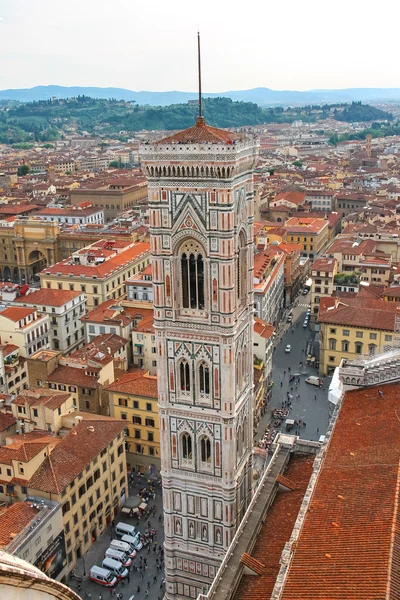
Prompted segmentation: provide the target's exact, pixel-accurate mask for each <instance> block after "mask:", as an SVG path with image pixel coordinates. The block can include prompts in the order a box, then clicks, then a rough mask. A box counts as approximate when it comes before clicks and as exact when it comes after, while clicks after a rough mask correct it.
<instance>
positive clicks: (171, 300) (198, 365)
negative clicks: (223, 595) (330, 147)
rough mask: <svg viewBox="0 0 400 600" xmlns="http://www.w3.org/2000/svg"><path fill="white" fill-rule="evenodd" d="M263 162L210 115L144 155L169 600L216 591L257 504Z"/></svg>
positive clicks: (248, 142) (245, 140)
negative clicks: (258, 222) (257, 175)
mask: <svg viewBox="0 0 400 600" xmlns="http://www.w3.org/2000/svg"><path fill="white" fill-rule="evenodd" d="M257 155H258V147H257V143H256V142H255V141H254V140H253V139H251V138H250V137H246V136H245V135H244V134H237V133H232V132H229V131H224V130H220V129H215V128H212V127H209V126H208V125H206V123H205V121H204V119H203V117H198V119H197V121H196V124H195V126H193V127H191V128H189V129H187V130H184V131H181V132H178V133H175V134H173V135H171V136H169V137H167V138H165V139H162V140H161V141H158V142H155V143H153V144H146V145H143V146H142V148H141V164H142V168H143V170H144V173H145V175H146V177H147V179H148V186H149V209H150V233H151V248H152V266H153V287H154V326H155V331H156V342H157V344H156V345H157V383H158V404H159V411H160V444H161V473H162V480H163V500H164V529H165V541H164V550H165V564H166V571H165V573H166V592H165V595H166V598H167V599H168V600H178V599H183V598H187V597H196V595H197V594H198V593H201V592H203V590H204V589H207V587H208V586H209V585H210V584H211V582H212V580H213V578H214V576H215V573H216V570H217V569H218V567H219V565H220V563H221V561H222V559H223V556H224V554H225V552H226V550H227V548H228V547H229V545H230V543H231V541H232V539H233V537H234V535H235V531H236V529H237V527H238V525H239V523H240V521H241V520H242V518H243V515H244V513H245V511H246V508H247V506H248V504H249V502H250V499H251V495H252V494H251V490H252V468H251V463H252V458H251V448H252V439H253V343H252V335H253V303H254V301H253V252H254V250H253V231H252V228H253V220H254V218H253V211H254V189H253V175H252V172H253V169H254V166H255V163H256V160H257ZM282 280H283V259H282ZM282 289H283V288H282Z"/></svg>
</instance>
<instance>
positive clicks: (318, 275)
mask: <svg viewBox="0 0 400 600" xmlns="http://www.w3.org/2000/svg"><path fill="white" fill-rule="evenodd" d="M337 269H338V263H337V260H336V259H335V258H317V260H315V261H314V262H313V265H312V269H311V280H312V284H311V312H312V314H317V313H318V309H319V304H320V302H321V298H327V297H329V296H332V294H333V291H334V281H335V275H336V273H337Z"/></svg>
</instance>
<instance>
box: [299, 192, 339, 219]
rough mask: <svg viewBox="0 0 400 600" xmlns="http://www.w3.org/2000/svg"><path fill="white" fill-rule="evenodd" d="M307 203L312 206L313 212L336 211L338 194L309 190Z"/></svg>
mask: <svg viewBox="0 0 400 600" xmlns="http://www.w3.org/2000/svg"><path fill="white" fill-rule="evenodd" d="M306 201H307V202H308V203H309V204H310V205H311V210H323V211H326V212H327V213H329V212H332V211H334V210H336V192H334V191H332V190H326V189H324V190H307V192H306Z"/></svg>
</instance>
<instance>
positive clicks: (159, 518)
mask: <svg viewBox="0 0 400 600" xmlns="http://www.w3.org/2000/svg"><path fill="white" fill-rule="evenodd" d="M161 521H162V513H161V515H160V516H159V517H158V522H159V523H161Z"/></svg>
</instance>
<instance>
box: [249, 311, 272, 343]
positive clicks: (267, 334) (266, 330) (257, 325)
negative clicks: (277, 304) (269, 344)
mask: <svg viewBox="0 0 400 600" xmlns="http://www.w3.org/2000/svg"><path fill="white" fill-rule="evenodd" d="M253 328H254V332H255V333H258V335H260V336H261V337H262V338H265V339H266V340H269V339H270V338H271V337H272V336H273V334H274V331H275V327H274V326H273V325H271V323H267V322H266V321H263V320H262V319H259V318H258V317H254V325H253Z"/></svg>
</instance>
